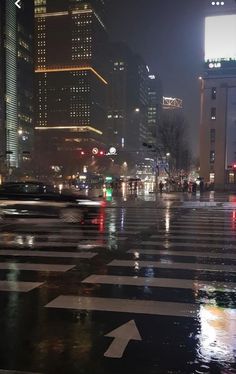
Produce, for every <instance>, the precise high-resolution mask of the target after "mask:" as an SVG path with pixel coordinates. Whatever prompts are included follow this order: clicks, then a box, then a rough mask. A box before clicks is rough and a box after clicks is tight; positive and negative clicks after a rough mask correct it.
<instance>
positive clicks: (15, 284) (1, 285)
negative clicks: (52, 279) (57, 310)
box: [0, 281, 43, 374]
mask: <svg viewBox="0 0 236 374" xmlns="http://www.w3.org/2000/svg"><path fill="white" fill-rule="evenodd" d="M42 285H43V283H39V282H19V281H0V291H1V292H23V293H26V292H30V291H32V290H34V289H35V288H38V287H40V286H42ZM0 374H1V371H0Z"/></svg>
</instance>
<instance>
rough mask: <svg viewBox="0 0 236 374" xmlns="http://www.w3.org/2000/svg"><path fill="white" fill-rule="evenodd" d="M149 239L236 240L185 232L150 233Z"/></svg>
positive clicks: (235, 239)
mask: <svg viewBox="0 0 236 374" xmlns="http://www.w3.org/2000/svg"><path fill="white" fill-rule="evenodd" d="M150 238H151V239H164V240H170V239H175V240H176V239H181V240H197V241H199V240H201V241H206V240H207V241H221V242H222V241H223V242H225V241H227V242H231V241H232V242H235V241H236V238H222V236H215V237H214V238H212V237H210V236H206V237H199V236H197V235H196V236H191V235H188V234H187V233H186V235H183V236H179V235H172V234H171V233H170V234H167V235H152V236H150Z"/></svg>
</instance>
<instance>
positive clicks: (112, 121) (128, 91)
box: [108, 43, 149, 152]
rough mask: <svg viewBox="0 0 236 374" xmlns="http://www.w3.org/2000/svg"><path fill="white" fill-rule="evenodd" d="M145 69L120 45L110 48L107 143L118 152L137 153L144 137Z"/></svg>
mask: <svg viewBox="0 0 236 374" xmlns="http://www.w3.org/2000/svg"><path fill="white" fill-rule="evenodd" d="M148 74H149V73H148V68H147V66H146V64H145V62H144V61H143V59H142V58H141V57H140V56H138V55H136V54H134V53H133V52H132V51H131V50H130V48H129V47H128V46H127V45H125V44H124V43H114V44H112V45H111V47H110V75H109V81H110V85H109V98H108V129H109V140H110V142H111V143H112V144H111V145H114V146H116V147H118V148H120V149H125V150H127V151H132V152H135V151H139V150H140V149H141V148H142V143H143V142H145V141H146V139H147V137H148Z"/></svg>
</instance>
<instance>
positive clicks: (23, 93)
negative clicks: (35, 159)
mask: <svg viewBox="0 0 236 374" xmlns="http://www.w3.org/2000/svg"><path fill="white" fill-rule="evenodd" d="M32 15H33V2H32V1H31V0H29V1H27V2H25V3H24V4H22V8H21V10H19V9H18V8H17V7H16V5H15V2H14V1H8V0H1V1H0V138H1V140H0V156H1V161H2V169H3V165H5V166H7V168H8V169H9V168H17V167H18V166H19V165H21V162H22V161H23V160H24V159H28V158H29V154H30V153H29V152H30V150H31V145H30V144H31V142H32V136H33V135H32V126H33V105H32V100H33V97H32V94H33V63H32V31H33V29H32V23H31V21H30V20H32V19H33V17H32Z"/></svg>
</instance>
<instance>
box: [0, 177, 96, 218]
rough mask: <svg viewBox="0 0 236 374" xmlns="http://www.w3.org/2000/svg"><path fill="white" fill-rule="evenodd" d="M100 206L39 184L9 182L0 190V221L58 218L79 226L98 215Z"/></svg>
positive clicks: (52, 187) (81, 197)
mask: <svg viewBox="0 0 236 374" xmlns="http://www.w3.org/2000/svg"><path fill="white" fill-rule="evenodd" d="M102 204H103V202H101V201H94V200H91V199H88V198H87V197H85V196H80V195H78V194H73V193H71V192H64V193H63V192H61V193H60V192H59V190H58V189H57V188H55V187H54V186H51V185H46V184H44V183H41V182H8V183H4V184H2V185H1V186H0V218H1V220H3V219H4V218H9V217H11V218H27V217H28V218H58V219H60V220H61V221H62V222H67V223H79V222H81V221H83V220H84V219H85V218H88V217H89V215H90V214H92V213H93V214H94V213H95V214H96V213H98V212H99V209H100V207H101V206H102Z"/></svg>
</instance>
